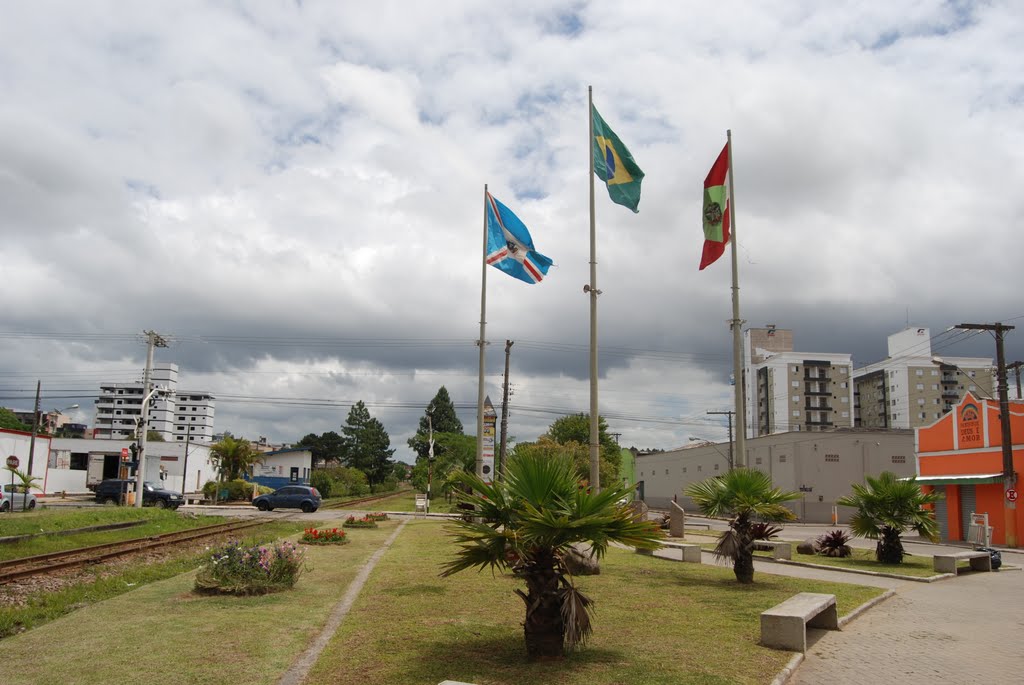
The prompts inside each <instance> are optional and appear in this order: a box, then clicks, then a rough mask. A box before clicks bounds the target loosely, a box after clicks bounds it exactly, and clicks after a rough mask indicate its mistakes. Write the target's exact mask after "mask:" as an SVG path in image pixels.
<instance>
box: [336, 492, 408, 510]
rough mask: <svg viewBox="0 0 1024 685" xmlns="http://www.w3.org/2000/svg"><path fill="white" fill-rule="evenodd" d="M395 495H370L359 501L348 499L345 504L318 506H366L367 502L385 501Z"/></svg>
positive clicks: (391, 493) (339, 507)
mask: <svg viewBox="0 0 1024 685" xmlns="http://www.w3.org/2000/svg"><path fill="white" fill-rule="evenodd" d="M394 495H395V493H393V492H389V493H388V494H386V495H372V496H370V497H362V498H360V499H350V500H348V501H347V502H333V503H331V504H323V505H321V506H320V508H321V509H341V508H343V507H351V506H352V505H353V504H367V503H369V502H376V501H378V500H382V499H387V498H388V497H393V496H394Z"/></svg>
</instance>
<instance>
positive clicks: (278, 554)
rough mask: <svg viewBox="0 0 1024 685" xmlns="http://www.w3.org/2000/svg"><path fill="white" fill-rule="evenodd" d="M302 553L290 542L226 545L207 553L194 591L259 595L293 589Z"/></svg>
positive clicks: (298, 573) (297, 576)
mask: <svg viewBox="0 0 1024 685" xmlns="http://www.w3.org/2000/svg"><path fill="white" fill-rule="evenodd" d="M302 562H303V550H302V549H301V548H300V547H298V546H296V545H295V544H293V543H291V542H282V543H280V544H278V545H258V546H244V545H242V543H241V542H237V541H233V542H229V543H227V544H225V545H223V546H221V547H217V548H214V549H212V550H210V553H209V556H208V557H207V561H206V565H205V566H203V567H202V568H201V569H199V573H198V574H196V585H195V587H196V590H197V591H198V592H205V593H212V594H217V593H221V594H232V595H263V594H267V593H269V592H276V591H278V590H287V589H289V588H291V587H292V586H294V585H295V581H297V580H298V579H299V575H300V574H301V573H302V569H303V563H302Z"/></svg>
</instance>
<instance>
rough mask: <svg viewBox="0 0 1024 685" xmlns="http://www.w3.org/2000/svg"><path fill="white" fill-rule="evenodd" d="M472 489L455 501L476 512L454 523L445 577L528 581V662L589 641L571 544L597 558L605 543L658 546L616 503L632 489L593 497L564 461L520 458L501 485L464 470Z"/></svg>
mask: <svg viewBox="0 0 1024 685" xmlns="http://www.w3.org/2000/svg"><path fill="white" fill-rule="evenodd" d="M458 480H459V482H460V484H462V485H463V486H465V487H466V489H468V490H470V491H471V492H469V493H460V495H459V498H460V500H462V501H463V502H465V503H468V504H471V505H473V506H474V507H475V509H476V515H475V517H473V518H472V519H468V520H462V521H460V522H459V523H458V526H459V528H458V529H457V530H456V532H455V535H454V538H455V542H456V543H457V544H458V545H459V550H458V552H456V558H455V559H454V560H453V561H450V562H448V563H447V564H445V567H444V570H443V572H442V573H441V575H442V576H450V575H452V574H454V573H458V572H459V571H462V570H465V569H467V568H481V569H483V568H487V567H490V568H491V569H492V570H493V569H499V570H504V569H511V570H512V572H513V573H514V574H515V575H516V576H517V577H519V578H522V579H523V580H524V581H525V582H526V592H523V591H522V590H520V589H516V594H518V595H519V596H520V597H521V598H522V600H523V602H525V604H526V620H525V622H524V623H523V635H524V638H525V641H526V654H527V656H528V657H529V658H530V659H538V658H560V657H562V656H564V654H565V652H566V651H567V650H569V649H572V648H574V647H576V646H577V645H580V644H582V643H583V642H585V641H586V639H587V637H589V635H590V633H591V630H592V627H591V611H592V608H593V602H592V600H591V599H590V598H589V597H587V596H586V595H584V594H583V593H582V592H580V591H579V589H578V588H577V587H576V586H575V585H574V584H573V580H572V574H571V572H570V571H569V570H568V569H567V568H566V557H567V555H568V553H569V550H570V549H571V548H572V545H573V543H577V542H588V543H590V545H591V548H592V555H594V556H595V557H596V558H598V559H600V558H601V557H602V556H603V555H604V553H605V552H606V551H607V549H608V545H609V543H612V542H618V543H622V544H625V545H630V546H632V547H639V548H641V549H655V548H657V547H658V546H659V544H658V540H659V539H660V538H661V537H662V534H661V531H660V530H658V528H657V527H656V526H655V525H654V523H653V522H650V521H638V520H635V519H634V518H633V516H632V512H631V511H630V509H628V508H627V507H624V506H620V505H618V504H617V501H618V500H619V499H621V498H623V497H625V496H626V494H628V493H629V492H630V491H631V490H632V488H624V487H623V488H609V489H607V490H602V491H601V492H600V493H591V492H589V491H588V490H587V489H585V488H583V487H581V486H580V484H579V479H578V477H577V474H576V469H575V467H574V465H573V463H572V461H571V460H570V459H569V458H567V457H565V456H563V455H560V456H556V457H538V456H533V455H528V456H522V457H518V458H516V459H513V460H512V461H510V463H509V465H508V469H507V471H506V477H505V480H503V481H500V482H495V483H489V484H488V483H484V482H483V481H482V480H481V479H480V478H478V477H477V476H476V475H474V474H470V473H462V474H460V475H459V476H458Z"/></svg>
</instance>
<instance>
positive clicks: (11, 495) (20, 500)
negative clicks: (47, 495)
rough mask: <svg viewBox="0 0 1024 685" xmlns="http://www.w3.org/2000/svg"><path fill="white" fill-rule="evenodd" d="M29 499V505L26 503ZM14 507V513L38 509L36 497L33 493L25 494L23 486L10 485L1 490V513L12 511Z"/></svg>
mask: <svg viewBox="0 0 1024 685" xmlns="http://www.w3.org/2000/svg"><path fill="white" fill-rule="evenodd" d="M26 496H27V497H28V503H27V504H26V503H25V497H26ZM12 505H13V507H14V511H21V510H22V509H25V508H26V507H27V508H29V509H35V508H36V496H35V495H33V494H32V493H31V492H29V493H27V495H26V493H25V492H23V488H22V486H21V485H17V484H14V485H12V484H11V483H8V484H7V485H5V486H4V487H3V489H0V511H10V510H11V507H12Z"/></svg>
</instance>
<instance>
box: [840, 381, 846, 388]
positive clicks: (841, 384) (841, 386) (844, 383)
mask: <svg viewBox="0 0 1024 685" xmlns="http://www.w3.org/2000/svg"><path fill="white" fill-rule="evenodd" d="M839 387H840V388H844V389H845V388H846V381H843V382H842V383H840V384H839Z"/></svg>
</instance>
